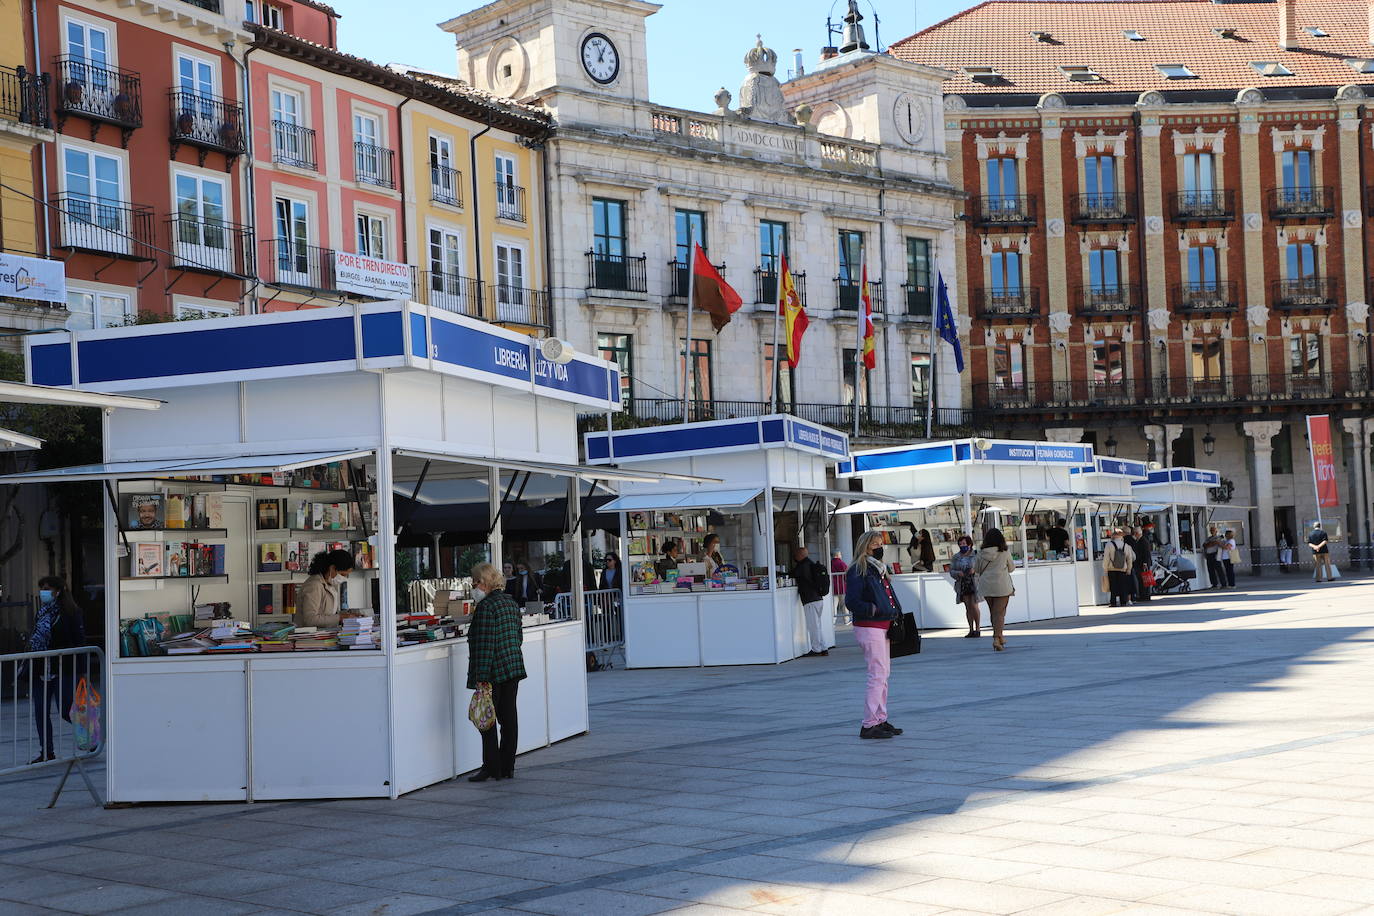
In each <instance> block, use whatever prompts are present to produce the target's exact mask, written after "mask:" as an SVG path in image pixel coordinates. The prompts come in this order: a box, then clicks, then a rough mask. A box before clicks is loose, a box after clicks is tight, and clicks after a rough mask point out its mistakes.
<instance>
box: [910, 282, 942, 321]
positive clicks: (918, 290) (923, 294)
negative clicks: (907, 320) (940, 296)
mask: <svg viewBox="0 0 1374 916" xmlns="http://www.w3.org/2000/svg"><path fill="white" fill-rule="evenodd" d="M902 293H903V299H905V300H906V301H905V305H906V313H907V314H908V315H910V316H911V317H912V318H916V319H918V320H919V319H922V318H924V319H925V320H926V321H927V322H928V321H930V314H931V310H932V309H933V308H934V305H935V299H934V292H933V291H932V290H931V288H930V286H929V285H928V284H925V283H909V282H908V283H903V284H902Z"/></svg>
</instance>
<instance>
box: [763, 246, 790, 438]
mask: <svg viewBox="0 0 1374 916" xmlns="http://www.w3.org/2000/svg"><path fill="white" fill-rule="evenodd" d="M785 270H787V258H786V256H784V257H783V259H782V266H781V267H779V268H778V286H777V295H775V296H774V297H773V307H774V314H773V378H772V384H773V387H772V389H771V390H770V391H769V393H768V412H769V413H775V412H776V411H777V409H778V380H779V379H780V378H781V377H782V363H781V362H780V361H779V357H778V329H779V327H781V325H782V310H783V301H782V294H783V289H784V286H783V281H782V275H783V272H784V271H785Z"/></svg>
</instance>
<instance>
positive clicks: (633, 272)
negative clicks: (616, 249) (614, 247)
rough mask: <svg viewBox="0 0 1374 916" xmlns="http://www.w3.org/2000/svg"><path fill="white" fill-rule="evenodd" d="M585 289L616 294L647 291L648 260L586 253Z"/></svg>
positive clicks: (642, 257) (645, 256)
mask: <svg viewBox="0 0 1374 916" xmlns="http://www.w3.org/2000/svg"><path fill="white" fill-rule="evenodd" d="M587 289H589V290H605V291H610V292H616V293H647V292H648V291H649V258H648V256H647V255H640V256H639V257H637V258H636V257H632V256H630V255H625V254H602V253H600V252H596V251H589V252H587Z"/></svg>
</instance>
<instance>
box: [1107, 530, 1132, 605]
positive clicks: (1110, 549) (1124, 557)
mask: <svg viewBox="0 0 1374 916" xmlns="http://www.w3.org/2000/svg"><path fill="white" fill-rule="evenodd" d="M1134 566H1135V551H1133V550H1131V548H1130V545H1128V544H1127V543H1126V538H1125V533H1124V532H1123V531H1122V530H1121V529H1120V528H1116V529H1113V531H1112V539H1111V540H1110V541H1108V542H1107V545H1106V547H1104V548H1103V550H1102V572H1103V573H1104V574H1105V575H1106V576H1107V589H1108V591H1109V592H1110V593H1111V607H1126V606H1127V605H1129V604H1130V603H1131V570H1132V568H1133V567H1134Z"/></svg>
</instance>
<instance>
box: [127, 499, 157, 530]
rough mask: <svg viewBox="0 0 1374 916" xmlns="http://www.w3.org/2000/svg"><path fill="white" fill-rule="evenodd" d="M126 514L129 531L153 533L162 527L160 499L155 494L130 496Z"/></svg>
mask: <svg viewBox="0 0 1374 916" xmlns="http://www.w3.org/2000/svg"><path fill="white" fill-rule="evenodd" d="M128 505H129V509H128V512H127V514H126V516H125V517H126V518H127V519H128V525H129V530H130V531H155V530H157V529H160V528H162V527H163V518H164V516H163V506H162V497H161V496H160V495H158V494H156V493H143V494H139V495H136V496H130V497H129V501H128Z"/></svg>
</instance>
